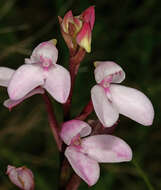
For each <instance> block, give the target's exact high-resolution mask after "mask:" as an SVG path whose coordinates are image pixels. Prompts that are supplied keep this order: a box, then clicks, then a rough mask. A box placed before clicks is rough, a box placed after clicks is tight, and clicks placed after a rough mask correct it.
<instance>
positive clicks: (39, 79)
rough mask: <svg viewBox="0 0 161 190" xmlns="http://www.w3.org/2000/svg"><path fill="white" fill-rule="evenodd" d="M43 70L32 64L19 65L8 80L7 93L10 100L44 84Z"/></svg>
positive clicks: (18, 97)
mask: <svg viewBox="0 0 161 190" xmlns="http://www.w3.org/2000/svg"><path fill="white" fill-rule="evenodd" d="M42 72H43V70H42V69H41V68H40V67H38V66H34V65H26V64H25V65H22V66H21V67H19V68H18V69H17V70H16V72H15V73H14V75H13V76H12V79H11V80H10V82H9V86H8V94H9V97H10V98H11V99H12V100H18V99H21V98H23V97H24V96H25V95H26V94H28V93H29V92H30V91H31V90H33V89H34V88H36V87H38V86H40V85H42V84H44V78H43V75H42Z"/></svg>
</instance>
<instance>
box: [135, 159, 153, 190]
mask: <svg viewBox="0 0 161 190" xmlns="http://www.w3.org/2000/svg"><path fill="white" fill-rule="evenodd" d="M132 163H133V164H134V166H135V167H136V169H137V171H138V173H139V174H140V176H141V177H142V178H143V180H144V182H145V184H146V185H147V187H148V189H149V190H154V188H153V186H152V184H151V183H150V181H149V179H148V177H147V175H146V174H145V172H144V171H143V170H142V168H141V167H140V166H139V164H138V163H137V161H136V160H135V159H133V160H132Z"/></svg>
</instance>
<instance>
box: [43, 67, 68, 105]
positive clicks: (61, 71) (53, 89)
mask: <svg viewBox="0 0 161 190" xmlns="http://www.w3.org/2000/svg"><path fill="white" fill-rule="evenodd" d="M70 87H71V80H70V74H69V72H68V70H67V69H65V68H64V67H62V66H60V65H55V66H53V67H51V68H50V69H49V70H48V71H47V77H46V82H45V84H44V88H45V89H46V90H47V91H48V92H49V93H50V95H51V96H53V98H55V99H56V101H58V102H60V103H65V102H66V101H67V98H68V96H69V92H70Z"/></svg>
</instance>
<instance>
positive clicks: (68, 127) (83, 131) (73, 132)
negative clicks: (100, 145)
mask: <svg viewBox="0 0 161 190" xmlns="http://www.w3.org/2000/svg"><path fill="white" fill-rule="evenodd" d="M90 133H91V127H90V126H89V125H88V123H86V122H84V121H80V120H70V121H67V122H65V123H63V125H62V130H61V133H60V136H61V138H62V139H63V141H64V142H65V143H66V144H67V145H69V144H70V143H71V140H72V139H73V137H75V136H77V135H78V134H80V136H81V137H85V136H87V135H89V134H90Z"/></svg>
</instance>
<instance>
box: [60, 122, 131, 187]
mask: <svg viewBox="0 0 161 190" xmlns="http://www.w3.org/2000/svg"><path fill="white" fill-rule="evenodd" d="M90 133H91V127H90V126H89V125H88V124H87V123H86V122H84V121H80V120H70V121H67V122H65V123H64V124H63V125H62V130H61V133H60V136H61V138H62V140H63V141H64V143H65V144H67V145H68V147H67V148H66V150H65V156H66V157H67V159H68V161H69V163H70V164H71V166H72V168H73V170H74V171H75V173H76V174H77V175H78V176H79V177H81V178H82V179H83V180H84V181H85V182H86V183H87V184H88V185H89V186H92V185H94V184H95V183H96V182H97V180H98V179H99V176H100V167H99V164H98V163H114V162H126V161H130V160H131V159H132V151H131V149H130V147H129V146H128V144H127V143H126V142H124V141H123V140H122V139H120V138H118V137H115V136H112V135H94V136H89V137H85V136H88V135H89V134H90ZM82 137H85V138H82Z"/></svg>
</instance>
